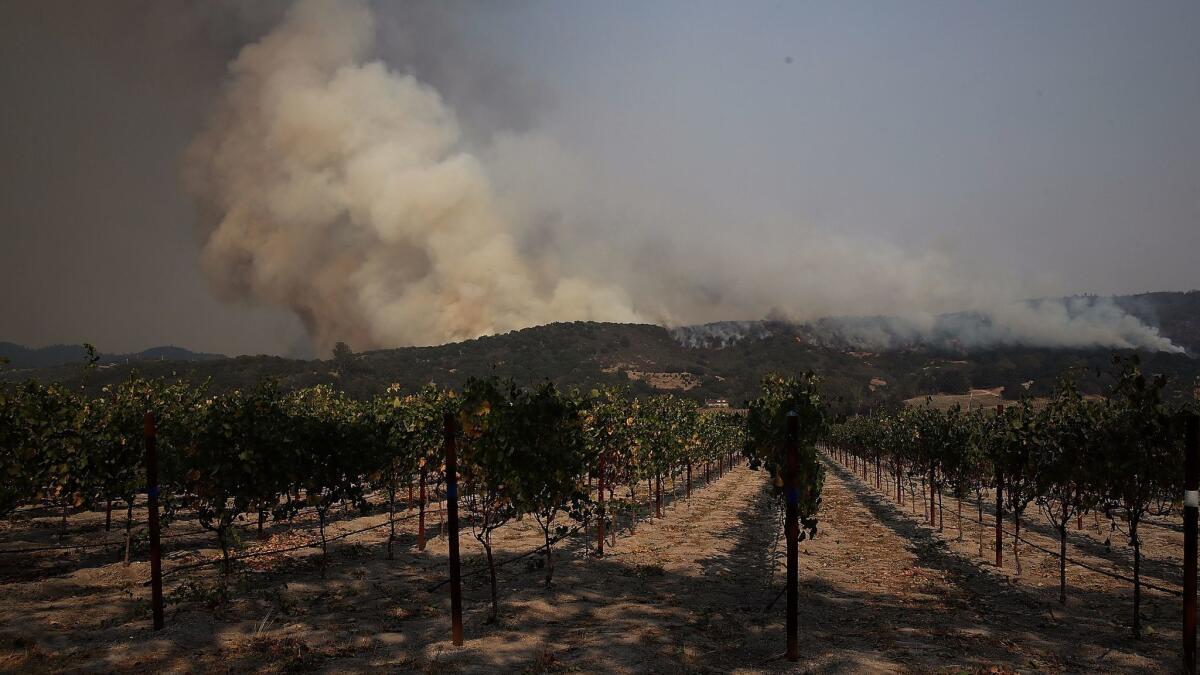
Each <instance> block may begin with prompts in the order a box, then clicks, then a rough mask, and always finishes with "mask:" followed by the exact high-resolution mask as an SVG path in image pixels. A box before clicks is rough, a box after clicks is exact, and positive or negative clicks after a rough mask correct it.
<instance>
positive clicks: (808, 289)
mask: <svg viewBox="0 0 1200 675" xmlns="http://www.w3.org/2000/svg"><path fill="white" fill-rule="evenodd" d="M1197 14H1198V11H1197V8H1196V7H1195V5H1194V4H1192V3H1187V2H1178V3H1172V2H1162V3H1154V4H1152V5H1149V6H1134V5H1132V4H1129V3H1087V4H1086V7H1084V9H1082V10H1081V9H1080V6H1079V5H1072V4H1071V3H1063V4H1061V5H1045V4H1042V3H1015V4H1008V5H1005V6H1003V7H1002V6H999V5H988V4H982V3H979V4H961V5H952V6H936V5H918V6H913V7H900V6H894V7H876V8H874V10H873V11H871V12H864V11H863V9H862V8H861V7H859V8H855V7H853V6H848V5H845V4H841V3H829V4H816V5H804V6H782V7H774V8H768V7H767V6H754V7H750V8H746V9H739V10H735V9H734V8H733V7H730V6H722V5H719V4H701V5H691V4H689V5H688V6H687V7H686V8H684V7H680V6H672V5H671V4H670V3H662V4H656V5H653V6H643V5H632V4H631V5H625V6H622V5H619V4H618V5H604V6H591V7H587V6H570V7H568V6H560V5H554V4H550V3H521V4H515V5H512V4H508V5H476V4H471V3H433V2H428V3H406V4H404V5H393V4H382V3H381V4H368V3H359V2H350V3H324V2H301V3H298V4H296V5H295V6H289V5H288V4H287V3H255V4H254V5H244V4H238V3H141V2H123V3H106V4H104V5H79V4H78V3H61V2H49V3H10V4H6V5H5V6H4V7H3V8H2V9H0V17H2V18H3V19H4V20H2V21H0V31H2V32H3V33H2V34H0V38H2V39H0V42H2V43H3V44H4V45H5V49H6V52H7V53H8V58H6V59H4V60H3V65H0V79H3V81H5V82H6V83H8V87H7V89H8V91H10V92H11V93H12V94H14V95H13V96H11V97H10V104H9V105H7V106H6V107H5V109H4V111H3V113H2V114H3V115H4V117H5V124H3V125H0V150H2V152H0V156H3V157H4V159H3V160H0V162H2V163H3V166H4V167H5V174H4V176H5V180H4V181H3V183H2V184H0V222H3V223H4V230H3V233H4V235H3V236H4V240H5V241H4V243H5V245H4V246H3V247H2V248H0V251H2V252H0V274H2V275H4V276H3V280H4V284H5V286H6V287H7V288H9V289H11V292H8V293H5V294H3V295H2V296H0V317H3V323H2V324H0V325H2V326H3V330H0V338H2V339H6V340H11V341H13V342H18V343H23V344H27V345H31V346H41V345H46V344H52V343H78V342H81V341H84V340H88V341H90V342H93V343H96V344H98V345H99V346H101V347H102V348H103V349H105V350H106V351H109V352H129V351H137V350H140V349H144V348H146V347H151V346H155V345H161V344H176V345H181V346H186V347H188V348H191V349H193V350H199V351H206V352H218V353H224V354H231V355H232V354H239V353H268V354H290V355H297V356H311V355H324V354H327V353H328V350H329V348H330V347H331V346H332V345H333V343H334V342H337V341H346V342H348V343H349V344H350V345H351V346H352V347H354V348H355V349H372V348H381V347H399V346H406V345H428V344H441V343H444V342H450V341H455V340H462V339H468V338H473V337H477V336H480V335H486V334H491V333H496V332H505V331H508V330H512V329H517V328H524V327H527V326H533V325H539V324H545V323H550V322H554V321H570V320H596V321H616V322H648V323H657V324H660V325H667V326H680V325H690V324H700V323H707V322H714V321H728V320H756V319H762V318H764V317H768V316H769V317H772V318H775V319H786V320H789V321H796V322H805V321H812V320H815V319H820V318H822V317H830V316H836V317H854V316H879V315H887V316H888V317H894V319H888V327H887V329H886V331H885V332H886V334H887V335H890V336H892V337H894V336H895V335H896V334H898V333H899V334H917V335H935V334H938V333H939V331H940V334H942V335H945V334H946V332H947V331H950V333H951V334H952V337H953V339H955V340H957V341H958V342H959V343H961V344H966V345H977V346H983V347H986V346H994V345H1011V344H1021V345H1028V346H1034V347H1046V346H1051V347H1053V346H1065V347H1096V346H1100V347H1117V348H1125V347H1137V348H1143V349H1148V350H1166V351H1175V350H1179V349H1180V347H1179V346H1178V345H1175V344H1173V343H1172V342H1171V341H1170V340H1169V339H1167V338H1165V337H1163V336H1162V335H1161V334H1160V333H1159V331H1158V328H1157V326H1156V325H1155V322H1154V321H1153V320H1151V321H1143V320H1142V319H1138V318H1134V317H1133V316H1131V315H1129V314H1127V313H1126V311H1125V310H1124V309H1123V308H1122V307H1121V306H1120V305H1119V304H1113V303H1111V302H1107V301H1105V300H1102V299H1083V300H1078V299H1077V300H1068V301H1055V300H1049V301H1044V302H1040V303H1032V304H1030V303H1026V302H1024V301H1025V300H1028V299H1033V298H1056V297H1059V296H1064V295H1074V294H1079V293H1088V294H1100V295H1108V294H1113V293H1117V294H1121V293H1133V292H1140V291H1147V290H1188V289H1191V288H1194V287H1196V286H1200V279H1198V277H1197V272H1196V269H1197V268H1196V267H1195V265H1194V264H1192V262H1191V253H1190V252H1191V251H1195V250H1197V248H1198V246H1200V227H1198V226H1197V223H1198V222H1200V203H1198V200H1197V199H1196V193H1197V190H1196V188H1197V177H1198V176H1200V130H1198V128H1197V125H1195V124H1194V122H1193V120H1195V119H1197V118H1200V86H1198V84H1197V81H1196V78H1195V71H1194V68H1192V67H1190V66H1189V65H1188V64H1193V65H1194V63H1195V58H1194V57H1195V56H1196V51H1197V47H1196V44H1197V43H1196V41H1195V39H1194V38H1195V26H1196V25H1197V19H1198V17H1197ZM956 312H966V313H967V314H966V315H965V316H970V317H975V319H973V320H971V321H967V322H961V321H959V322H956V321H947V320H946V319H945V318H939V315H944V314H946V313H956ZM857 325H858V326H859V327H860V328H861V326H862V324H861V323H860V324H857ZM872 325H873V326H874V327H873V328H872V330H873V331H876V329H878V327H879V324H878V322H876V323H875V324H872ZM980 326H983V327H986V330H979V328H980ZM876 334H877V331H876V332H875V333H870V334H868V333H864V332H862V331H861V330H859V331H858V332H857V333H856V335H857V337H856V338H855V339H857V340H859V341H860V342H861V344H865V345H867V346H876V347H878V346H880V345H881V344H883V345H885V343H886V340H885V341H884V342H880V341H879V340H878V339H877V338H876V337H872V335H876ZM888 339H891V338H888ZM872 340H875V341H874V342H872ZM885 346H886V345H885Z"/></svg>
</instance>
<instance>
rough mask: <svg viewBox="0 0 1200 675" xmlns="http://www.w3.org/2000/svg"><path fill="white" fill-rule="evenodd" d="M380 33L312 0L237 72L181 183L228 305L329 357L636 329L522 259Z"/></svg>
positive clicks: (605, 292) (629, 314) (594, 290)
mask: <svg viewBox="0 0 1200 675" xmlns="http://www.w3.org/2000/svg"><path fill="white" fill-rule="evenodd" d="M374 37H375V24H374V17H373V15H372V13H371V11H370V9H369V8H368V7H367V6H366V5H365V4H363V3H361V2H337V3H335V2H330V1H321V0H305V1H304V2H300V3H298V4H297V5H295V6H294V7H293V8H292V9H291V11H290V12H289V13H288V14H287V16H286V18H285V19H284V21H283V22H282V23H281V24H280V25H279V26H278V27H277V28H275V29H274V30H273V31H271V32H270V33H269V34H268V35H266V36H265V37H264V38H263V39H262V40H260V41H258V42H257V43H254V44H251V45H249V46H247V47H245V48H244V49H243V50H242V52H241V54H240V55H239V56H238V57H237V59H236V60H235V61H234V62H233V63H232V64H231V65H230V80H229V82H228V85H227V87H226V88H225V91H224V96H223V100H222V101H221V102H220V104H219V106H218V108H217V110H216V111H215V113H214V114H213V116H212V119H211V120H210V123H209V125H208V127H207V129H206V130H205V131H204V132H203V134H202V135H201V136H200V137H199V138H198V139H197V140H196V141H195V143H194V144H193V146H192V148H191V149H190V151H189V153H188V159H187V163H186V169H185V171H186V177H187V180H188V183H189V187H190V189H191V191H192V192H193V194H194V195H195V196H196V198H197V201H198V202H199V203H200V205H201V207H202V209H203V210H204V212H205V214H206V216H207V218H208V221H207V222H208V223H209V224H210V227H211V229H209V230H207V231H206V233H205V234H206V243H205V246H204V252H203V263H204V267H205V270H206V272H207V274H208V276H209V277H210V279H212V281H213V282H214V284H215V285H216V286H217V288H218V291H219V292H220V293H221V294H222V295H223V296H224V297H232V298H243V299H250V300H253V301H262V302H268V303H274V304H280V305H284V306H287V307H290V308H291V309H292V310H293V311H295V312H296V313H297V314H298V315H299V316H300V318H301V319H302V320H303V321H304V324H305V326H306V327H307V329H308V331H309V333H310V335H311V336H312V338H313V340H314V342H315V343H316V345H317V346H318V347H328V346H330V345H331V344H332V343H333V342H334V341H337V340H345V341H347V342H349V343H350V344H351V345H352V346H354V347H357V348H371V347H379V346H397V345H407V344H432V343H440V342H446V341H450V340H457V339H466V338H472V337H476V336H479V335H483V334H487V333H494V332H498V331H505V330H510V329H515V328H522V327H526V326H530V325H536V324H540V323H547V322H550V321H556V320H574V319H592V320H601V321H633V320H636V319H637V318H638V317H637V315H636V314H635V313H634V312H633V310H632V309H631V304H630V301H629V299H628V298H627V297H626V295H625V293H624V292H623V291H622V290H621V289H620V288H618V287H614V286H606V285H602V284H597V283H594V282H591V281H588V280H585V279H582V278H577V277H572V276H564V275H558V274H553V273H552V272H550V271H548V270H549V268H548V267H547V266H544V265H538V264H534V263H532V262H530V261H527V260H526V259H524V258H523V257H522V256H521V255H519V253H518V250H517V244H516V241H515V239H514V235H513V229H512V226H511V225H510V223H509V222H508V221H507V220H506V218H505V217H504V215H503V214H502V213H501V212H500V209H498V208H497V206H496V203H495V198H494V195H493V191H492V187H491V185H490V184H489V181H488V179H487V177H486V175H485V173H484V171H483V169H482V167H481V164H480V162H479V161H478V160H477V159H476V158H475V157H474V156H473V155H471V154H470V153H468V152H466V151H464V150H463V148H462V147H461V134H460V130H459V127H458V124H457V122H456V120H455V117H454V114H453V112H452V111H451V110H449V109H448V108H447V106H446V105H445V104H444V103H443V101H442V100H441V98H440V97H439V96H438V93H437V92H436V91H434V90H433V89H431V88H430V87H428V86H426V85H424V84H422V83H421V82H419V81H417V80H416V79H414V78H413V77H411V76H409V75H404V74H400V73H397V72H395V71H393V70H391V69H389V68H388V66H387V65H385V64H384V63H382V62H381V61H378V60H371V54H372V48H373V43H374Z"/></svg>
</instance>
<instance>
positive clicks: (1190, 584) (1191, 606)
mask: <svg viewBox="0 0 1200 675" xmlns="http://www.w3.org/2000/svg"><path fill="white" fill-rule="evenodd" d="M1197 463H1200V418H1198V417H1196V416H1195V415H1188V418H1187V447H1186V449H1185V456H1184V465H1183V466H1184V468H1183V670H1184V672H1185V673H1189V675H1195V672H1196V521H1197V517H1198V512H1200V508H1198V507H1200V475H1198V471H1197V469H1198V468H1200V467H1197Z"/></svg>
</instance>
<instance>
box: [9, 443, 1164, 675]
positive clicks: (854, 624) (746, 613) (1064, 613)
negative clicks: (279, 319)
mask: <svg viewBox="0 0 1200 675" xmlns="http://www.w3.org/2000/svg"><path fill="white" fill-rule="evenodd" d="M826 468H827V476H826V483H825V488H824V492H823V503H822V508H821V513H820V524H819V528H820V529H819V532H818V536H817V537H816V538H814V539H812V540H809V541H805V542H803V543H802V544H801V547H800V549H801V557H800V572H801V598H800V612H801V615H800V625H801V633H802V635H801V645H802V647H801V648H802V657H803V658H802V660H801V662H800V663H798V664H790V663H788V662H786V661H784V660H783V658H782V657H783V648H784V622H783V619H784V616H783V605H784V602H783V600H782V598H781V597H780V592H781V590H782V587H783V579H784V575H783V570H782V563H783V550H782V541H781V539H780V538H779V533H780V521H779V503H778V501H777V500H776V499H774V498H773V497H771V496H770V494H769V492H768V491H767V489H766V488H767V482H766V476H765V475H764V474H763V473H760V472H755V471H751V470H749V469H746V468H744V467H738V468H736V469H734V470H733V471H731V472H729V473H728V474H727V475H726V476H725V477H724V478H722V479H720V480H715V479H714V481H713V482H712V483H711V484H709V485H707V486H704V487H702V488H698V489H697V490H696V491H695V492H694V494H693V497H692V499H691V500H685V499H682V498H678V499H675V500H673V501H671V502H670V505H669V506H668V508H667V513H666V514H665V515H666V517H665V518H664V519H661V520H657V519H656V520H655V521H654V522H653V523H652V524H651V523H641V524H638V526H637V528H636V531H635V532H634V533H632V534H631V533H630V532H629V531H628V530H627V529H623V530H622V532H621V536H620V537H619V538H618V539H617V543H616V546H615V547H612V548H610V549H609V553H608V555H605V556H604V557H602V558H597V557H595V556H594V555H591V554H590V553H588V548H589V546H590V544H591V542H590V541H584V540H583V538H582V536H576V537H574V538H572V539H569V540H566V541H564V542H562V543H561V544H560V545H559V546H558V547H557V556H558V557H557V560H558V563H557V565H556V573H555V582H554V585H553V587H552V588H551V589H550V590H546V589H545V588H544V587H543V585H542V577H543V569H542V568H541V566H540V564H539V563H540V558H539V557H538V556H530V557H528V558H525V559H523V560H521V561H519V562H516V563H514V564H512V565H509V566H506V567H504V568H503V569H502V570H501V572H500V589H501V590H500V597H501V612H502V616H501V620H500V621H499V622H498V623H496V624H488V623H486V617H487V611H488V603H487V600H488V587H487V585H486V577H485V576H483V575H480V574H471V572H472V571H473V570H477V569H479V566H480V563H481V550H480V548H479V546H478V544H477V543H476V542H475V541H474V539H472V538H471V537H470V535H469V533H468V532H464V534H463V536H462V547H463V554H464V567H465V571H466V572H467V573H468V575H469V576H468V577H467V579H466V581H465V587H464V594H465V606H466V614H465V625H466V636H467V640H466V644H465V646H464V647H462V648H455V647H453V646H452V645H451V644H450V642H449V639H448V638H449V618H448V615H449V600H448V597H447V595H448V594H447V589H446V587H444V586H442V587H438V588H434V586H435V585H436V584H437V583H438V582H439V581H441V580H442V579H443V578H444V575H445V570H446V549H445V542H444V540H442V539H440V538H434V539H432V540H431V541H430V545H429V547H428V549H427V550H426V551H424V552H417V551H416V550H415V547H413V546H412V543H413V539H414V536H415V534H414V533H415V530H414V529H413V521H411V520H406V521H404V522H403V523H402V528H403V535H402V538H401V540H400V541H399V543H398V545H397V555H396V559H395V560H392V561H388V560H386V559H384V556H383V551H384V549H383V537H384V536H385V535H384V531H383V530H376V531H373V532H370V533H367V534H366V535H363V536H362V537H359V538H356V539H355V540H353V541H352V542H348V541H347V542H339V545H337V546H334V547H332V548H331V554H330V555H331V560H332V562H331V564H330V567H329V570H328V574H327V576H326V578H321V577H320V575H319V574H318V570H319V566H318V565H317V564H316V560H317V557H316V556H315V555H313V554H311V553H300V554H294V555H292V556H290V557H287V558H282V559H280V560H278V561H274V562H273V563H272V564H260V565H257V566H255V567H254V568H253V569H248V570H245V571H244V572H242V573H241V574H240V575H238V577H237V580H236V581H235V583H234V584H233V586H232V588H231V597H230V599H229V600H228V601H227V602H225V603H222V604H218V605H216V606H215V607H214V606H210V605H211V604H212V603H211V601H212V597H211V590H212V589H213V588H214V587H215V584H214V582H215V580H216V579H217V578H218V577H217V575H216V572H215V571H213V570H198V571H196V572H194V573H189V574H186V575H180V577H181V578H174V579H172V580H171V581H170V583H169V584H168V593H169V594H171V595H172V596H173V597H174V598H176V600H177V601H176V602H173V603H172V604H171V605H169V607H168V612H167V628H166V630H164V631H163V632H161V633H157V634H155V633H152V632H151V631H149V630H148V628H147V624H148V618H147V617H146V613H145V596H146V590H145V588H144V587H143V586H141V584H140V583H139V580H141V579H143V578H144V577H145V575H146V573H147V569H146V568H147V565H146V564H145V563H144V562H138V563H135V564H134V565H133V566H132V567H130V568H124V567H123V566H121V565H120V564H118V563H111V562H108V561H104V562H103V563H98V562H95V561H91V560H90V559H84V560H80V561H77V563H78V564H77V566H76V568H75V569H74V570H73V571H69V572H65V573H60V568H59V567H54V568H53V569H55V570H56V571H55V573H54V575H52V576H50V577H47V578H43V579H41V580H39V581H30V580H19V581H9V582H5V583H2V584H0V640H2V641H3V642H0V645H3V647H4V648H5V649H6V650H7V651H2V652H0V669H5V670H12V671H21V672H30V671H39V670H63V669H70V670H84V671H96V672H132V671H143V672H144V671H146V670H154V671H173V672H246V671H262V672H294V671H324V672H378V671H381V670H382V671H416V672H426V673H453V672H462V673H485V672H488V673H490V672H529V673H538V672H559V671H571V672H604V673H676V672H680V673H682V672H735V673H752V672H935V671H936V672H941V671H951V672H957V671H961V670H968V671H976V670H979V671H991V672H1005V671H1007V670H1019V671H1024V672H1043V671H1072V672H1096V671H1119V672H1145V671H1169V670H1170V668H1169V667H1168V665H1167V664H1170V663H1172V662H1173V661H1172V659H1173V658H1174V657H1173V653H1174V652H1173V651H1172V650H1171V649H1170V646H1169V645H1167V644H1165V643H1159V642H1156V641H1153V640H1152V641H1149V642H1147V641H1142V642H1141V643H1136V644H1135V643H1134V642H1133V641H1132V640H1130V639H1128V638H1127V637H1124V633H1123V632H1122V631H1121V630H1120V628H1119V627H1115V626H1114V625H1112V622H1111V621H1110V620H1109V619H1108V618H1106V617H1104V616H1102V613H1103V612H1100V613H1097V611H1096V610H1095V608H1096V607H1097V606H1098V607H1100V608H1102V610H1103V611H1108V609H1107V608H1109V607H1115V606H1118V605H1119V603H1120V602H1121V600H1122V598H1121V597H1119V596H1112V594H1111V593H1110V594H1107V595H1106V594H1104V593H1103V592H1102V591H1101V590H1088V589H1087V588H1082V589H1073V593H1075V595H1076V596H1077V597H1076V598H1075V599H1073V601H1072V602H1073V604H1072V605H1069V606H1068V607H1067V609H1066V610H1062V609H1059V608H1058V606H1057V603H1056V602H1055V601H1054V594H1053V589H1052V588H1050V589H1045V588H1040V587H1034V588H1031V587H1026V586H1027V582H1028V580H1029V579H1034V582H1036V578H1034V577H1027V578H1026V579H1023V580H1022V581H1021V582H1019V583H1013V582H1012V581H1011V580H1010V578H1009V577H1007V576H1006V575H1005V574H1004V573H1002V572H1001V573H997V572H995V571H993V570H992V569H988V568H987V567H986V566H985V565H984V564H983V562H982V561H980V560H978V559H974V558H973V557H972V556H971V555H969V553H965V552H964V551H962V550H956V549H955V546H956V545H955V544H953V543H950V544H948V543H947V542H946V541H944V540H943V539H941V538H939V536H938V535H937V534H935V533H934V532H932V530H931V529H930V528H928V527H926V526H924V525H922V524H919V523H918V522H917V520H918V519H919V518H915V517H913V516H910V515H909V514H908V513H907V506H906V507H905V508H904V509H899V508H897V507H895V506H894V505H893V504H892V503H891V502H890V501H889V500H888V499H887V498H885V497H883V496H882V495H880V494H878V493H876V492H875V491H874V490H873V489H872V488H869V487H867V486H866V485H864V484H863V483H861V482H860V481H859V480H858V479H857V478H855V477H854V476H853V475H852V474H851V473H850V472H848V471H846V470H845V469H843V468H841V467H840V466H838V465H836V464H833V463H830V462H827V463H826ZM381 518H382V517H381V516H370V517H364V518H354V519H351V520H349V521H347V522H345V523H342V524H340V525H339V527H340V528H341V529H343V530H349V529H351V528H357V527H364V526H368V525H371V524H373V523H377V522H381ZM431 528H432V529H431V534H436V532H437V527H436V519H435V520H433V521H432V522H431ZM540 537H541V532H540V530H538V529H537V528H536V527H534V526H533V524H532V523H531V522H529V521H525V522H522V523H517V524H514V525H511V526H508V527H506V528H504V529H503V530H501V531H500V532H499V533H498V535H497V546H498V552H497V555H498V557H499V558H501V559H504V558H507V557H509V556H514V555H518V554H520V553H524V552H527V551H529V550H532V549H533V548H535V547H536V546H537V545H538V544H539V543H540ZM969 543H970V541H969V540H968V542H967V544H969ZM957 546H958V548H959V549H962V548H964V545H963V544H958V545H957ZM967 548H969V547H967ZM213 554H214V552H213V551H212V550H203V551H200V550H196V551H191V552H188V553H187V555H184V556H181V557H180V558H179V560H190V559H194V558H197V557H199V556H200V555H206V556H211V555H213ZM1031 567H1036V565H1033V564H1031ZM168 569H170V565H168ZM1051 586H1052V585H1051ZM189 594H190V595H189ZM1093 595H1094V597H1093ZM1110 596H1111V597H1110Z"/></svg>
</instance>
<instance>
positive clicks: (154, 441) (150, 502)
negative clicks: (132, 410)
mask: <svg viewBox="0 0 1200 675" xmlns="http://www.w3.org/2000/svg"><path fill="white" fill-rule="evenodd" d="M142 427H143V432H144V435H145V438H146V506H147V509H148V510H149V511H150V516H149V521H150V608H151V611H152V613H153V615H154V630H162V628H163V623H164V622H163V593H162V548H161V547H160V546H159V531H158V529H159V528H158V430H157V425H156V424H155V420H154V413H152V412H147V413H146V416H145V417H144V418H143V420H142Z"/></svg>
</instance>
